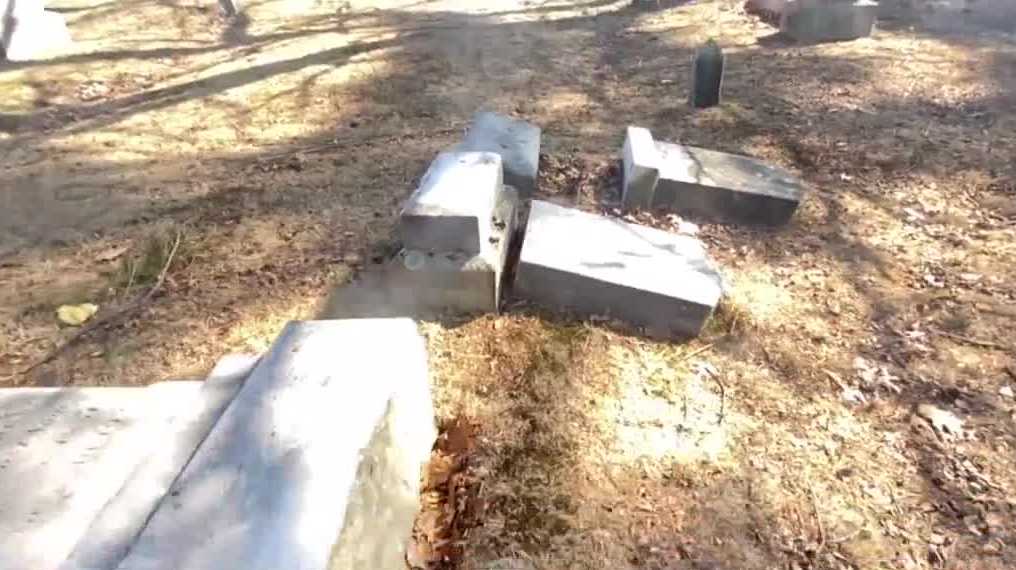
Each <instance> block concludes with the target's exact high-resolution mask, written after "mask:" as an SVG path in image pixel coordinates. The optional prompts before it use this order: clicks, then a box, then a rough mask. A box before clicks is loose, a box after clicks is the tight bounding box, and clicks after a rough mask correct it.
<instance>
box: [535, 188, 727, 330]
mask: <svg viewBox="0 0 1016 570" xmlns="http://www.w3.org/2000/svg"><path fill="white" fill-rule="evenodd" d="M721 291H722V283H721V278H720V275H719V273H717V271H716V270H715V269H714V268H713V266H712V264H711V262H710V261H709V259H708V257H707V255H706V252H705V248H704V247H703V246H702V244H701V242H699V241H698V240H697V239H695V238H692V237H690V236H684V235H677V234H671V233H667V232H664V231H661V230H657V229H654V228H649V227H645V226H639V225H636V224H629V223H626V222H623V221H621V220H617V219H613V218H606V217H603V216H598V215H595V214H589V213H586V212H581V211H579V210H574V209H571V208H565V207H562V206H557V205H554V204H551V203H548V202H542V201H537V200H534V201H533V203H532V209H531V210H530V214H529V224H528V227H527V229H526V237H525V241H524V242H523V244H522V252H521V255H520V259H519V265H518V268H517V270H516V279H515V293H516V294H517V295H518V296H520V297H522V298H525V299H529V300H531V301H534V302H536V303H537V304H540V305H543V306H547V307H549V308H553V309H564V310H568V311H574V312H577V313H579V314H583V315H595V316H606V317H609V318H617V319H621V320H624V321H627V322H629V323H631V324H634V325H636V326H642V327H645V328H646V329H647V332H649V333H650V334H654V335H660V336H672V335H675V334H676V335H682V336H685V335H696V334H698V333H699V331H700V330H701V329H702V326H703V325H704V324H705V322H706V319H708V318H709V315H710V314H711V313H712V311H713V309H714V308H715V307H716V305H717V303H718V302H719V300H720V296H721Z"/></svg>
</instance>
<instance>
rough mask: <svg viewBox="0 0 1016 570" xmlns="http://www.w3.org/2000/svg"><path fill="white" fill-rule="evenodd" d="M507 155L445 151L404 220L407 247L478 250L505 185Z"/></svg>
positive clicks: (401, 227) (404, 211) (401, 224)
mask: <svg viewBox="0 0 1016 570" xmlns="http://www.w3.org/2000/svg"><path fill="white" fill-rule="evenodd" d="M502 181H503V175H502V172H501V157H500V156H498V155H497V154H494V153H490V152H444V153H441V154H439V155H438V156H437V158H436V159H435V160H434V162H432V163H431V165H430V168H428V169H427V172H426V174H424V176H423V179H422V180H421V181H420V187H419V188H418V189H417V190H416V191H415V192H413V194H412V196H410V197H409V200H407V201H406V204H405V206H404V207H403V209H402V214H401V216H400V219H399V236H400V238H401V239H402V243H403V245H404V246H405V247H407V248H410V249H419V250H423V251H441V252H452V251H458V252H465V253H472V254H478V253H480V251H481V250H482V248H483V243H484V242H486V241H487V240H489V239H490V237H491V233H490V224H491V218H492V216H493V213H494V208H495V207H496V205H497V202H498V198H499V196H500V194H501V193H502V192H503V191H504V187H503V184H502Z"/></svg>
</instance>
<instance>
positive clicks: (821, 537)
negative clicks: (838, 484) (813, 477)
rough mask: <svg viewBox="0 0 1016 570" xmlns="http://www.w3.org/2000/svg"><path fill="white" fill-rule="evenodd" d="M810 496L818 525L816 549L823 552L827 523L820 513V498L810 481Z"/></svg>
mask: <svg viewBox="0 0 1016 570" xmlns="http://www.w3.org/2000/svg"><path fill="white" fill-rule="evenodd" d="M808 496H809V497H811V510H812V511H813V512H814V515H815V524H816V525H818V548H817V549H816V550H817V551H820V552H821V550H822V549H823V548H825V545H826V532H825V525H824V524H822V517H820V516H819V514H818V499H816V498H815V488H814V487H812V486H811V484H810V483H809V484H808Z"/></svg>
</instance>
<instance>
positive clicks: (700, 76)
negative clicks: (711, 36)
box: [691, 40, 724, 109]
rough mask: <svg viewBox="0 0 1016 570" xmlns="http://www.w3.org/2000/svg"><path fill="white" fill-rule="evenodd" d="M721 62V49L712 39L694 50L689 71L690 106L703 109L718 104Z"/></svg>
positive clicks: (721, 79)
mask: <svg viewBox="0 0 1016 570" xmlns="http://www.w3.org/2000/svg"><path fill="white" fill-rule="evenodd" d="M723 63H724V56H723V50H722V49H720V46H719V45H717V44H716V42H714V41H712V40H710V41H709V42H708V43H706V45H705V46H703V47H701V48H699V49H698V50H696V51H695V59H694V60H693V62H692V72H691V74H692V78H691V105H692V107H695V108H698V109H705V108H706V107H714V106H716V105H719V104H720V90H721V89H722V88H723Z"/></svg>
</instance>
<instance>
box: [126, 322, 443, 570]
mask: <svg viewBox="0 0 1016 570" xmlns="http://www.w3.org/2000/svg"><path fill="white" fill-rule="evenodd" d="M435 436H436V430H435V427H434V416H433V407H432V405H431V397H430V385H429V380H428V372H427V353H426V347H425V345H424V342H423V338H422V337H421V336H420V334H419V332H418V331H417V329H416V324H415V323H414V322H413V321H411V320H409V319H363V320H345V321H312V322H294V323H290V324H288V325H287V326H286V328H285V329H284V330H283V331H282V333H281V334H280V335H279V337H278V339H276V341H275V343H274V344H273V345H272V348H271V350H270V351H269V352H268V353H267V354H266V355H265V356H264V357H263V358H262V359H261V361H260V362H259V363H258V365H257V367H256V368H255V369H254V371H253V372H251V374H250V376H249V377H248V378H247V381H246V383H245V384H244V386H243V388H241V389H240V392H239V393H238V394H237V395H236V397H235V398H234V399H233V402H232V403H231V404H230V406H229V408H227V409H226V411H225V413H223V415H222V417H221V418H219V421H218V422H217V423H216V425H215V427H214V428H212V431H211V433H209V434H208V437H207V438H206V439H205V441H204V442H203V443H202V444H201V446H200V447H199V448H198V450H197V452H196V453H195V454H194V457H193V459H191V461H190V463H189V464H188V465H187V468H186V469H185V470H184V471H183V473H182V474H181V475H180V477H179V478H178V479H177V480H176V482H175V483H174V484H173V487H172V489H171V491H170V493H169V494H168V496H167V497H166V499H165V500H164V501H163V502H162V504H161V505H160V506H159V508H158V510H156V511H155V514H153V515H152V518H151V519H150V520H149V522H148V525H147V526H146V527H145V530H144V531H143V532H142V533H141V535H140V536H139V537H138V540H137V541H136V542H135V544H134V545H133V546H132V547H131V550H130V553H129V554H128V555H127V558H126V559H125V560H124V561H123V563H122V564H121V565H120V566H119V570H220V569H226V568H238V569H239V568H243V569H244V570H280V569H289V568H291V569H297V568H298V569H300V570H327V569H329V568H335V569H337V568H342V569H345V568H378V569H381V568H401V567H403V566H404V564H405V547H406V543H407V541H408V539H409V537H410V534H411V531H412V527H413V521H414V520H415V518H416V515H417V513H418V512H419V484H420V471H421V468H422V465H423V464H424V463H425V462H426V461H427V459H428V458H429V457H430V450H431V447H432V446H433V443H434V439H435Z"/></svg>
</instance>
